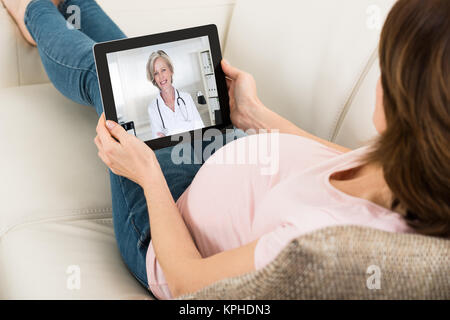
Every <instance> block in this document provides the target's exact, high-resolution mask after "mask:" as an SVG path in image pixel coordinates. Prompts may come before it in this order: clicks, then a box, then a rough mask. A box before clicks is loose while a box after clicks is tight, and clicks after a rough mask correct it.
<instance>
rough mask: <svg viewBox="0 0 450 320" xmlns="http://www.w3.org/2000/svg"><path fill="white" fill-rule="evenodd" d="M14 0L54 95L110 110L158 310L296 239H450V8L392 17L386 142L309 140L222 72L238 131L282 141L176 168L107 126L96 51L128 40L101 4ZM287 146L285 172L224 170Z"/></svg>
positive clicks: (122, 207) (127, 199) (10, 3)
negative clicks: (257, 152)
mask: <svg viewBox="0 0 450 320" xmlns="http://www.w3.org/2000/svg"><path fill="white" fill-rule="evenodd" d="M3 1H4V3H5V5H6V7H7V8H8V10H9V12H10V13H11V15H12V16H13V17H14V18H15V20H16V22H17V24H18V26H19V28H20V30H21V31H22V33H23V35H24V37H25V38H26V39H27V40H28V41H29V42H30V43H31V44H37V49H38V50H39V53H40V56H41V59H42V62H43V64H44V66H45V69H46V71H47V73H48V76H49V78H50V79H51V81H52V82H53V84H54V85H55V87H56V88H57V89H58V90H60V91H61V92H62V93H63V94H65V95H66V96H67V97H69V98H71V99H72V100H74V101H77V102H79V103H82V104H89V105H92V106H93V107H94V108H95V109H96V110H97V113H98V115H99V117H100V119H99V122H98V126H97V137H95V143H96V145H97V147H98V150H99V153H98V154H99V156H100V158H101V159H102V160H103V161H104V162H105V164H106V165H107V166H108V167H109V168H110V174H111V190H112V199H113V200H112V201H113V220H114V229H115V234H116V238H117V243H118V247H119V249H120V252H121V254H122V257H123V259H124V261H125V263H126V264H127V266H128V267H129V269H130V271H131V272H132V273H133V275H134V276H135V277H136V278H137V279H138V280H139V281H140V282H141V284H142V285H144V286H145V287H146V288H148V289H149V290H151V292H152V293H153V294H154V295H155V296H156V297H157V298H160V299H170V298H172V297H176V296H180V295H182V294H185V293H188V292H193V291H196V290H198V289H200V288H202V287H204V286H206V285H209V284H212V283H213V282H215V281H218V280H220V279H224V278H227V277H232V276H236V275H240V274H243V273H246V272H250V271H252V270H255V269H260V268H262V267H264V266H265V265H266V264H267V263H269V262H270V261H272V260H273V259H274V258H275V257H276V255H277V254H278V253H279V252H280V251H281V250H282V249H283V247H284V246H286V245H287V244H288V243H289V242H290V241H291V240H292V239H293V238H295V237H298V236H300V235H302V234H304V233H306V232H311V231H314V230H317V229H319V228H323V227H327V226H332V225H349V224H353V225H361V226H366V227H372V228H377V229H381V230H386V231H390V232H401V233H404V232H416V233H421V234H425V235H430V236H440V237H449V235H450V148H449V145H448V143H449V141H450V133H449V128H450V111H449V108H450V41H449V39H450V19H448V17H449V16H450V1H448V0H427V1H423V0H399V1H398V2H397V3H396V4H395V6H394V7H393V9H392V10H391V12H390V14H389V16H388V17H387V20H386V23H385V25H384V28H383V32H382V35H381V39H380V49H379V56H380V67H381V79H380V81H379V83H378V85H377V88H376V92H377V96H376V97H377V98H376V102H375V111H374V116H373V122H374V125H375V127H376V129H377V131H378V132H379V136H378V137H377V139H376V141H375V142H374V143H373V144H371V145H368V146H365V147H362V148H359V149H356V150H349V149H346V148H344V147H342V146H338V145H336V144H333V143H330V142H327V141H325V140H322V139H319V138H318V137H315V136H313V135H311V134H308V133H306V132H305V131H303V130H302V129H300V128H298V127H296V126H295V125H294V124H292V123H291V122H289V121H288V120H286V119H284V118H282V117H281V116H279V115H277V114H275V113H274V112H272V111H270V109H268V108H267V107H265V106H264V105H263V104H262V103H261V101H260V100H259V99H258V97H257V95H256V87H255V82H254V80H253V78H252V77H251V76H250V75H248V74H247V73H245V72H242V71H240V70H238V69H237V68H234V67H233V66H231V65H229V64H228V63H226V62H222V68H223V69H224V72H225V74H226V75H227V76H228V78H229V79H228V86H229V95H230V109H231V119H232V121H233V123H234V125H235V126H236V127H238V128H241V129H243V130H247V129H254V130H259V129H268V130H269V131H270V133H266V134H259V135H258V134H253V135H248V136H245V137H241V138H239V139H237V140H236V141H233V142H231V143H228V144H227V145H225V146H224V147H222V148H221V149H219V150H218V151H216V152H215V153H214V154H213V155H212V156H211V157H210V158H208V160H207V161H206V162H205V163H204V164H203V166H200V165H188V164H182V165H175V164H174V163H173V162H172V161H171V157H170V152H171V149H170V148H166V149H161V150H157V151H155V152H153V151H152V150H151V149H149V148H148V147H147V146H146V145H145V144H144V143H143V142H142V141H140V140H139V139H137V138H136V137H134V136H132V135H129V134H127V133H126V132H125V131H124V130H123V129H122V127H121V126H119V125H117V124H116V123H113V122H111V121H107V122H106V121H105V118H104V115H102V102H101V99H100V93H99V88H98V82H97V75H96V72H95V67H94V59H93V56H92V46H93V45H94V43H95V42H97V41H108V40H115V39H121V38H124V37H125V35H124V34H123V33H122V32H121V31H120V29H119V28H118V27H117V26H116V25H115V24H114V23H113V22H112V21H111V19H109V18H108V17H107V16H106V15H105V13H104V12H103V11H102V10H101V9H100V7H99V6H98V5H97V4H96V3H95V2H94V1H93V0H67V1H64V2H61V3H59V1H50V0H33V1H29V0H22V1H19V0H16V1H14V0H3ZM55 4H56V5H57V6H55ZM68 5H78V6H79V7H80V9H81V14H82V20H81V21H82V24H81V29H80V30H69V29H68V28H67V27H66V20H65V18H66V17H65V12H66V8H67V6H68ZM274 129H277V130H279V131H280V132H281V134H279V135H278V134H277V133H276V132H274V131H273V130H274ZM274 135H276V137H278V140H277V143H278V149H277V150H278V152H277V153H276V154H273V155H272V158H273V159H278V160H279V167H278V170H277V171H276V172H274V173H273V174H270V175H262V174H261V173H260V167H261V165H260V164H258V163H256V164H240V165H237V164H236V165H229V164H220V161H215V160H217V159H220V158H221V157H223V156H224V154H226V153H227V152H230V151H232V149H235V150H244V151H245V146H246V145H248V144H249V142H254V141H255V140H256V139H259V138H261V137H267V136H271V137H273V136H274ZM113 137H115V138H116V139H117V141H116V140H115V139H114V138H113ZM240 146H241V147H242V146H243V147H244V148H239V147H240ZM150 231H151V232H150ZM301 267H302V266H299V268H301Z"/></svg>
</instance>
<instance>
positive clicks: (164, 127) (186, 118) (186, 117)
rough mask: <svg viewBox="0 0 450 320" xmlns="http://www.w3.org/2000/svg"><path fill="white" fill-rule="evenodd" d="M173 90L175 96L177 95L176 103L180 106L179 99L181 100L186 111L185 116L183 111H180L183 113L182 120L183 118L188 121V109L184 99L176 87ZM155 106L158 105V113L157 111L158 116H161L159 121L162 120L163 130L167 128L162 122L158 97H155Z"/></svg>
mask: <svg viewBox="0 0 450 320" xmlns="http://www.w3.org/2000/svg"><path fill="white" fill-rule="evenodd" d="M175 91H176V92H177V96H178V98H177V105H178V107H180V100H181V102H183V104H184V109H185V111H186V116H185V115H184V114H183V112H181V114H182V115H183V118H184V120H185V121H188V120H189V115H188V110H187V106H186V102H185V101H184V99H183V98H182V97H180V93H179V92H178V89H175ZM156 106H157V107H158V113H159V117H160V118H161V122H162V125H163V129H164V130H167V128H166V125H165V124H164V120H163V117H162V115H161V110H160V109H159V99H158V98H156ZM180 110H181V108H180Z"/></svg>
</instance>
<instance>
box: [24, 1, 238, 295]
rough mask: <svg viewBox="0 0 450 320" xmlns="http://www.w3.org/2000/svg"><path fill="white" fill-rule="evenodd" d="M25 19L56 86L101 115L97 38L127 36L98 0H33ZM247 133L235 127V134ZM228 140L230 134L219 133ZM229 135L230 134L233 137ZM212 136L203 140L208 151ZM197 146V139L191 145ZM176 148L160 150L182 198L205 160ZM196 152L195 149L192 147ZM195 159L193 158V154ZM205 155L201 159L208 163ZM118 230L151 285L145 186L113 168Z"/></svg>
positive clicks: (131, 263)
mask: <svg viewBox="0 0 450 320" xmlns="http://www.w3.org/2000/svg"><path fill="white" fill-rule="evenodd" d="M70 5H76V6H78V7H79V8H80V12H81V20H80V21H81V25H80V27H81V29H79V30H76V29H69V28H68V27H67V23H66V19H67V18H68V17H69V16H70V15H71V13H69V14H68V13H67V8H68V7H69V6H70ZM25 24H26V26H27V28H28V30H29V32H30V34H31V36H32V37H33V39H34V40H35V41H36V43H37V49H38V50H39V54H40V57H41V60H42V63H43V65H44V68H45V71H46V72H47V74H48V77H49V78H50V80H51V82H52V83H53V85H54V86H55V87H56V88H57V89H58V90H59V91H60V92H61V93H62V94H64V95H65V96H66V97H68V98H69V99H71V100H73V101H75V102H78V103H80V104H83V105H88V106H93V107H94V108H95V110H96V111H97V114H98V115H99V116H100V115H101V114H102V112H103V105H102V100H101V96H100V91H99V86H98V80H97V73H96V69H95V62H94V56H93V53H92V47H93V45H94V44H95V43H96V42H104V41H111V40H117V39H123V38H126V36H125V34H124V33H123V32H122V31H121V30H120V28H119V27H118V26H117V25H116V24H115V23H114V22H113V21H112V20H111V19H110V18H109V17H108V16H107V15H106V14H105V12H104V11H103V10H102V9H101V8H100V7H99V6H98V5H97V3H96V2H95V1H94V0H66V1H63V2H62V3H61V4H60V5H59V7H58V8H56V7H55V6H54V5H53V4H52V3H51V2H50V1H49V0H33V1H32V2H30V4H29V5H28V7H27V10H26V13H25ZM243 135H245V133H243V132H242V131H241V130H235V131H234V132H233V133H232V138H233V139H234V138H239V137H240V136H243ZM218 138H219V139H220V138H222V139H223V144H225V143H226V142H227V140H228V139H229V138H230V137H226V136H225V135H222V136H219V137H218ZM227 138H228V139H227ZM207 144H209V143H208V142H206V141H202V142H201V146H202V152H203V149H204V148H205V147H206V145H207ZM190 147H191V148H192V147H193V144H192V145H191V146H190ZM172 148H173V147H169V148H164V149H160V150H156V151H155V154H156V157H157V159H158V161H159V164H160V166H161V169H162V171H163V173H164V177H165V178H166V181H167V184H168V186H169V188H170V192H171V193H172V196H173V198H174V200H175V201H176V200H177V199H178V198H179V197H180V195H181V194H182V193H183V192H184V190H185V189H186V188H187V187H188V186H189V185H190V183H191V181H192V179H193V178H194V176H195V174H196V173H197V171H198V170H199V169H200V167H201V165H202V164H195V163H194V162H191V163H192V164H180V165H176V164H174V163H173V162H172V160H171V152H172ZM191 154H192V157H194V156H193V155H194V152H193V150H192V151H191ZM192 159H193V158H192ZM204 160H205V159H202V160H201V162H202V163H204ZM109 174H110V182H111V195H112V209H113V222H114V233H115V236H116V240H117V244H118V247H119V250H120V253H121V255H122V258H123V260H124V262H125V264H126V265H127V267H128V269H129V270H130V271H131V273H132V274H133V275H134V276H135V277H136V279H137V280H138V281H139V282H140V283H141V284H142V285H143V286H144V287H145V288H147V289H148V284H147V272H146V265H145V257H146V254H147V249H148V246H149V243H150V238H151V235H150V225H149V219H148V212H147V203H146V199H145V196H144V192H143V190H142V188H141V187H140V186H139V185H137V184H136V183H134V182H133V181H131V180H129V179H126V178H124V177H121V176H118V175H115V174H113V173H112V172H111V171H109Z"/></svg>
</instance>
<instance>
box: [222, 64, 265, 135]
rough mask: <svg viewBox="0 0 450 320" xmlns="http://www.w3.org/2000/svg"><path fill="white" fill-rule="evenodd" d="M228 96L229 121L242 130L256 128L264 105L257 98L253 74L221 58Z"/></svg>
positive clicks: (258, 126)
mask: <svg viewBox="0 0 450 320" xmlns="http://www.w3.org/2000/svg"><path fill="white" fill-rule="evenodd" d="M222 69H223V71H224V73H225V75H226V77H227V87H228V95H229V97H230V117H231V122H233V124H234V125H235V126H236V127H238V128H239V129H242V130H248V129H258V128H260V125H259V124H258V123H259V122H260V120H261V119H259V118H261V114H262V111H263V110H264V108H265V107H264V105H263V104H262V103H261V101H260V100H259V99H258V95H257V93H256V83H255V79H253V76H252V75H251V74H249V73H246V72H244V71H242V70H239V69H237V68H235V67H233V66H231V65H230V64H229V63H228V62H227V61H226V60H222Z"/></svg>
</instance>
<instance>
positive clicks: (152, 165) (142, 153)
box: [94, 115, 256, 297]
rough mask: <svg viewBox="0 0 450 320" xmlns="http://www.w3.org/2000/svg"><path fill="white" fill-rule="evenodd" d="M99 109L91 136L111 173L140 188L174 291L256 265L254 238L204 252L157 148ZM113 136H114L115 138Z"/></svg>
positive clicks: (181, 291) (185, 290)
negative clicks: (175, 195) (204, 255)
mask: <svg viewBox="0 0 450 320" xmlns="http://www.w3.org/2000/svg"><path fill="white" fill-rule="evenodd" d="M108 124H109V125H111V126H110V127H107V126H106V120H105V116H104V115H102V116H101V117H100V119H99V122H98V125H97V136H96V137H95V139H94V141H95V144H96V145H97V148H98V150H99V152H98V155H99V157H100V158H101V159H102V161H103V162H104V163H105V164H106V165H107V166H108V167H109V168H110V169H111V171H112V172H113V173H115V174H118V175H121V176H124V177H126V178H128V179H130V180H132V181H134V182H136V183H137V184H139V185H140V186H141V187H142V188H143V190H144V194H145V197H146V200H147V205H148V214H149V220H150V228H151V230H152V243H153V248H154V250H155V254H156V257H157V259H158V262H159V264H160V265H161V267H162V269H163V271H164V276H165V277H166V280H167V283H168V285H169V288H170V291H171V293H172V295H173V296H174V297H176V296H179V295H182V294H185V293H189V292H194V291H196V290H198V289H200V288H202V287H204V286H207V285H209V284H212V283H214V282H216V281H218V280H221V279H224V278H228V277H233V276H237V275H240V274H243V273H247V272H250V271H252V270H254V261H253V254H254V251H255V246H256V241H254V242H251V243H248V244H246V245H244V246H242V247H240V248H236V249H233V250H229V251H225V252H221V253H218V254H216V255H213V256H210V257H208V258H202V256H201V255H200V253H199V251H198V250H197V248H196V246H195V244H194V241H193V240H192V237H191V235H190V233H189V231H188V229H187V227H186V225H185V223H184V220H183V218H182V216H181V214H180V212H179V211H178V208H177V206H176V204H175V201H174V200H173V198H172V195H171V193H170V190H169V187H168V186H167V183H166V180H165V178H164V175H163V173H162V171H161V167H160V166H159V163H158V160H157V158H156V155H155V153H154V152H153V150H152V149H150V148H149V147H148V146H147V145H146V144H145V143H144V142H142V141H141V140H139V139H138V138H136V137H135V136H133V135H130V134H128V133H127V132H126V131H125V129H123V128H122V127H121V126H120V125H117V123H115V122H112V121H108ZM113 137H114V138H116V139H117V141H116V140H114V139H113Z"/></svg>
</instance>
